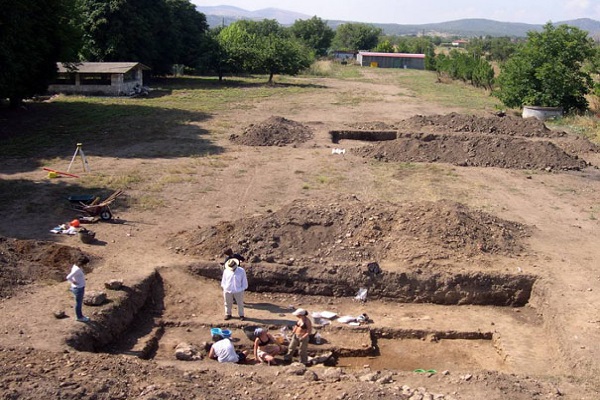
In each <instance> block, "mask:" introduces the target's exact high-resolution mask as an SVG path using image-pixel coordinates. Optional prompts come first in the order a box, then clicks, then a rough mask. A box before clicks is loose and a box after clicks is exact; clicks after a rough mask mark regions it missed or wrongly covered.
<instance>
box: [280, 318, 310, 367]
mask: <svg viewBox="0 0 600 400" xmlns="http://www.w3.org/2000/svg"><path fill="white" fill-rule="evenodd" d="M292 314H293V315H295V316H296V317H297V318H298V320H297V321H296V324H295V325H294V329H293V330H292V341H291V342H290V347H289V348H288V351H287V354H286V355H285V357H284V359H285V360H286V361H290V360H291V359H292V357H293V356H294V352H295V351H296V349H297V348H298V346H300V362H301V363H302V364H304V365H307V364H308V339H309V336H310V334H311V332H312V322H311V320H310V318H308V311H306V310H305V309H303V308H299V309H297V310H296V311H294V312H293V313H292Z"/></svg>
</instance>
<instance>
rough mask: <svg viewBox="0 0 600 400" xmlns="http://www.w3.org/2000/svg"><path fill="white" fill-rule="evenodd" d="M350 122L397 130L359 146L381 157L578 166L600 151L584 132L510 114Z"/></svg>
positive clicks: (524, 166)
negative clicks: (385, 139)
mask: <svg viewBox="0 0 600 400" xmlns="http://www.w3.org/2000/svg"><path fill="white" fill-rule="evenodd" d="M349 126H350V127H352V128H353V129H357V130H364V131H378V130H396V131H397V132H398V134H397V135H398V139H400V141H399V142H394V143H392V144H389V143H386V144H381V145H379V146H376V147H374V148H370V149H364V150H361V151H359V154H361V155H362V156H364V157H374V158H376V159H378V160H381V161H396V162H445V163H450V164H454V165H458V166H478V167H500V168H516V169H546V168H550V169H561V170H580V169H582V168H585V167H586V166H587V165H589V164H588V163H586V162H585V161H583V160H580V159H578V156H579V155H585V154H586V153H599V152H600V147H599V146H598V145H596V144H594V143H592V142H590V141H589V140H588V139H587V138H585V137H582V136H578V135H569V134H567V133H566V132H563V131H554V130H551V129H549V128H548V127H547V126H546V125H545V124H544V122H542V121H540V120H538V119H536V118H526V119H524V118H521V117H514V116H509V115H504V116H499V115H490V116H476V115H466V114H457V113H450V114H447V115H430V116H425V115H415V116H413V117H411V118H408V119H406V120H403V121H400V122H397V123H391V124H388V123H384V122H379V121H374V122H360V123H353V124H349ZM428 134H429V135H428ZM490 136H492V139H490ZM535 139H538V140H535ZM539 139H547V140H546V141H541V140H539Z"/></svg>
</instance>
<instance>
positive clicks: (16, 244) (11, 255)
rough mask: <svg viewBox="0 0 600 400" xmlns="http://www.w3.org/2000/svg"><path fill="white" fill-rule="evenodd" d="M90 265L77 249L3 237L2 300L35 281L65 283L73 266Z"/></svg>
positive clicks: (0, 247) (0, 240) (0, 255)
mask: <svg viewBox="0 0 600 400" xmlns="http://www.w3.org/2000/svg"><path fill="white" fill-rule="evenodd" d="M89 262H90V258H89V257H88V256H87V255H86V254H84V253H83V252H82V251H81V250H79V249H77V248H74V247H69V246H63V245H60V244H56V243H51V242H42V241H35V240H17V239H7V238H4V237H0V297H5V296H10V295H11V294H12V293H14V291H15V290H17V289H18V288H19V286H22V285H27V284H31V283H33V282H36V281H43V280H53V281H57V282H60V281H63V280H64V279H65V276H66V275H67V274H68V273H69V271H70V270H71V265H72V264H74V263H76V264H77V265H79V266H84V265H86V264H88V263H89Z"/></svg>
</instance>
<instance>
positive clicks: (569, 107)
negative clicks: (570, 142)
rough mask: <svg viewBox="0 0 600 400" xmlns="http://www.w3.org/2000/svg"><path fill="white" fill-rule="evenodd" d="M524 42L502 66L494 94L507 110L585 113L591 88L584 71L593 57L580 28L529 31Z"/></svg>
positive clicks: (587, 74) (591, 82) (550, 26)
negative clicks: (529, 107)
mask: <svg viewBox="0 0 600 400" xmlns="http://www.w3.org/2000/svg"><path fill="white" fill-rule="evenodd" d="M527 37H528V40H527V42H526V43H525V44H524V45H523V46H521V47H520V48H518V49H517V50H516V52H515V53H514V54H513V55H512V56H511V57H510V58H509V59H508V61H507V62H506V63H505V64H504V65H503V66H502V70H501V73H500V75H499V76H498V80H497V81H498V89H497V90H496V91H495V95H496V96H497V97H498V98H499V99H500V101H502V103H504V105H506V106H507V107H522V106H524V105H532V106H545V107H563V109H564V110H565V112H570V111H585V110H586V109H587V107H588V102H587V100H586V98H585V96H586V95H587V94H588V93H589V92H590V90H591V88H592V87H593V81H592V77H591V76H590V74H589V72H587V71H585V70H584V69H583V65H584V62H585V61H586V60H590V59H591V58H592V57H593V55H594V43H593V41H592V39H591V38H589V37H588V36H587V33H586V32H584V31H582V30H580V29H579V28H576V27H573V26H569V25H560V26H558V27H555V26H553V25H552V24H551V23H548V24H546V25H544V28H543V30H542V31H541V32H533V31H532V32H529V33H528V34H527Z"/></svg>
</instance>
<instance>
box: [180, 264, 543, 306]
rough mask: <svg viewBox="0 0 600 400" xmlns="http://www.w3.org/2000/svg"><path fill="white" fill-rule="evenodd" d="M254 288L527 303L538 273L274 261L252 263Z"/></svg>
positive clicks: (203, 268) (215, 270)
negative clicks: (381, 269) (322, 265)
mask: <svg viewBox="0 0 600 400" xmlns="http://www.w3.org/2000/svg"><path fill="white" fill-rule="evenodd" d="M188 269H189V270H190V272H191V273H193V274H196V275H199V276H203V277H206V278H210V279H215V280H220V279H221V275H222V269H221V267H220V265H219V264H218V263H197V264H193V265H190V266H189V267H188ZM245 269H246V273H247V275H248V282H249V288H248V289H249V290H251V291H256V292H279V293H296V294H306V295H316V296H333V297H353V296H355V295H356V293H357V291H358V289H359V288H367V289H368V295H367V297H368V298H369V299H393V300H396V301H398V302H402V303H432V304H440V305H493V306H504V307H522V306H524V305H526V304H527V303H528V301H529V298H530V297H531V291H532V287H533V284H534V283H535V280H536V277H535V276H533V275H525V274H519V275H508V274H485V273H480V272H473V273H458V274H449V273H433V274H422V273H421V274H417V273H395V272H387V271H384V272H382V273H380V274H370V273H368V272H366V271H363V270H357V269H356V268H350V267H338V268H336V269H335V272H332V269H327V270H325V269H324V268H318V267H296V266H287V265H279V264H277V265H274V264H252V265H249V266H247V267H246V268H245Z"/></svg>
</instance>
